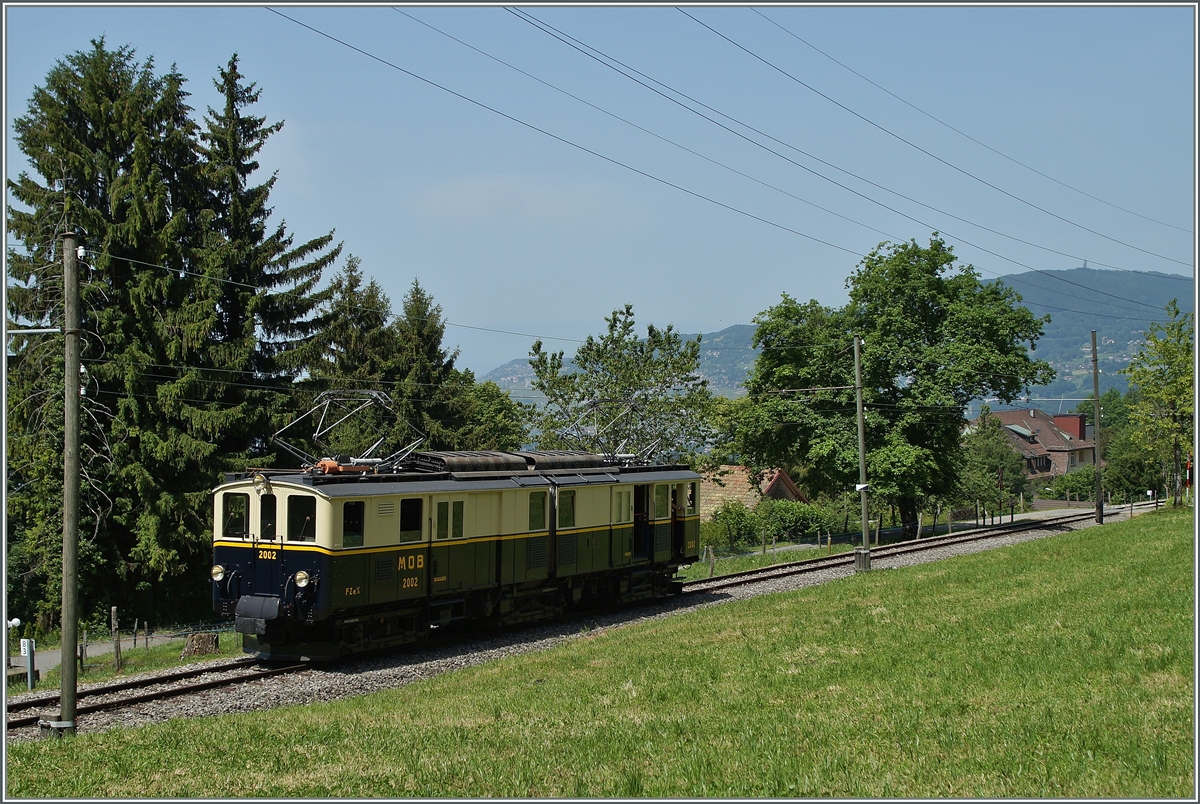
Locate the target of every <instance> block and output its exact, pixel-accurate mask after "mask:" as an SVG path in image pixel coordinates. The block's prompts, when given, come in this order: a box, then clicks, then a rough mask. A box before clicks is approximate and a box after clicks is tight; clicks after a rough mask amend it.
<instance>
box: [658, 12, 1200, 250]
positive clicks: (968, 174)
mask: <svg viewBox="0 0 1200 804" xmlns="http://www.w3.org/2000/svg"><path fill="white" fill-rule="evenodd" d="M677 10H678V11H679V12H680V13H681V14H683V15H684V16H686V17H688V18H689V19H691V20H692V21H694V22H695V23H697V24H698V25H701V26H703V27H704V28H707V29H708V30H710V31H712V32H713V33H714V34H716V35H717V36H719V37H720V38H721V39H724V40H725V41H726V42H728V43H729V44H731V45H733V46H734V47H736V48H738V49H739V50H741V51H743V52H744V53H746V54H748V55H750V56H751V57H753V58H755V59H757V60H758V61H760V62H762V63H763V64H765V65H767V66H768V67H770V68H771V69H773V70H775V71H776V72H778V73H780V74H781V75H784V76H786V77H787V78H789V79H791V80H792V81H795V82H796V83H797V84H799V85H800V86H802V87H804V88H805V89H807V90H809V91H810V92H814V93H816V94H817V95H820V96H821V97H822V98H824V99H825V100H827V101H829V102H830V103H832V104H834V105H835V106H837V107H838V108H840V109H844V110H845V111H847V112H849V113H850V114H852V115H854V116H855V117H857V118H858V119H860V120H862V121H863V122H864V123H867V124H869V125H871V126H873V127H874V128H877V129H879V130H880V131H882V132H883V133H885V134H887V135H888V136H889V137H893V138H895V139H897V140H899V141H900V142H902V143H904V144H905V145H907V146H909V147H910V148H914V149H915V150H917V151H920V152H921V153H923V154H925V155H926V156H928V157H929V158H931V159H934V160H936V161H937V162H940V163H941V164H943V165H945V166H946V167H948V168H950V169H952V170H955V171H957V172H959V173H961V174H962V175H964V176H966V177H968V178H970V179H973V180H975V181H977V182H979V183H980V184H983V185H985V186H987V187H990V188H992V189H993V190H995V191H996V192H998V193H1002V194H1003V195H1005V196H1007V197H1009V198H1011V199H1013V200H1014V201H1018V202H1020V203H1022V204H1025V205H1026V206H1029V207H1032V208H1033V209H1036V210H1037V211H1038V212H1042V213H1044V214H1046V215H1049V216H1051V217H1052V218H1056V219H1058V220H1060V221H1062V222H1063V223H1067V224H1070V225H1071V226H1074V227H1076V228H1079V229H1082V230H1083V231H1085V232H1090V233H1091V234H1094V235H1096V236H1097V237H1102V238H1104V239H1105V240H1108V241H1111V242H1113V243H1117V244H1119V245H1122V246H1125V247H1126V248H1131V249H1133V250H1134V251H1140V252H1142V253H1143V254H1148V255H1149V256H1151V257H1157V258H1159V259H1160V260H1166V261H1167V262H1173V263H1176V264H1178V265H1183V266H1186V267H1189V268H1190V267H1192V265H1191V263H1187V262H1184V261H1182V260H1177V259H1175V258H1174V257H1168V256H1166V255H1165V254H1159V253H1157V252H1154V251H1150V250H1148V249H1144V248H1141V247H1140V246H1135V245H1133V244H1132V243H1127V242H1125V241H1124V240H1120V239H1118V238H1115V237H1111V236H1109V235H1106V234H1104V233H1103V232H1098V231H1096V230H1095V229H1092V228H1090V227H1087V226H1084V225H1083V224H1081V223H1077V222H1076V221H1073V220H1070V219H1068V218H1064V217H1063V216H1062V215H1059V214H1057V213H1054V212H1051V211H1050V210H1048V209H1045V208H1044V207H1040V206H1038V205H1037V204H1034V203H1033V202H1032V201H1029V200H1027V199H1024V198H1021V197H1020V196H1017V195H1014V194H1013V193H1010V192H1008V191H1007V190H1005V189H1003V188H1001V187H997V186H996V185H995V184H992V183H991V182H989V181H987V180H986V179H982V178H980V177H978V176H976V175H975V174H973V173H971V172H969V171H967V170H964V169H963V168H960V167H959V166H957V165H955V164H953V163H951V162H947V161H946V160H945V159H942V158H941V157H940V156H938V155H937V154H934V153H931V152H930V151H927V150H926V149H924V148H922V147H921V146H919V145H917V144H916V143H914V142H911V141H909V140H906V139H905V138H904V137H901V136H900V135H899V134H897V133H895V132H894V131H891V130H890V129H888V128H886V127H885V126H881V125H880V124H878V123H876V122H875V121H874V120H871V119H870V118H868V117H866V116H864V115H862V114H859V113H858V112H856V111H855V110H853V109H851V108H850V107H848V106H846V105H844V104H842V103H840V102H839V101H837V100H835V99H833V98H831V97H829V96H828V95H826V94H825V93H823V92H821V91H820V90H818V89H816V88H814V87H812V86H810V85H809V84H807V83H805V82H804V81H802V80H800V79H799V78H797V77H796V76H794V75H792V74H791V73H789V72H788V71H787V70H784V69H783V68H782V67H779V66H777V65H775V64H773V63H771V62H770V61H768V60H767V59H764V58H763V57H762V56H759V55H758V54H757V53H755V52H754V51H752V50H750V49H749V48H747V47H745V46H743V45H741V44H739V43H738V42H735V41H734V40H733V39H730V38H729V37H728V36H726V35H725V34H723V33H721V32H720V31H718V30H716V29H715V28H713V27H712V26H710V25H708V24H706V23H704V22H701V21H700V20H698V19H696V18H695V17H693V16H692V15H691V14H689V13H688V12H686V11H684V10H683V9H682V8H677Z"/></svg>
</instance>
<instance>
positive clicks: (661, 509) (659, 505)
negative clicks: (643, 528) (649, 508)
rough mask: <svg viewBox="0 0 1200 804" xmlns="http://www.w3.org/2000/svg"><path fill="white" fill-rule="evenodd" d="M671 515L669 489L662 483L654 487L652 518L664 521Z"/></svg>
mask: <svg viewBox="0 0 1200 804" xmlns="http://www.w3.org/2000/svg"><path fill="white" fill-rule="evenodd" d="M670 515H671V487H670V486H668V485H667V484H665V483H663V484H661V485H658V486H655V487H654V518H655V519H666V518H667V517H669V516H670Z"/></svg>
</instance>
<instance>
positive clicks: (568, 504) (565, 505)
mask: <svg viewBox="0 0 1200 804" xmlns="http://www.w3.org/2000/svg"><path fill="white" fill-rule="evenodd" d="M558 526H559V527H560V528H573V527H575V490H574V489H570V490H567V491H560V492H559V493H558Z"/></svg>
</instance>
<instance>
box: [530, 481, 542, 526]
mask: <svg viewBox="0 0 1200 804" xmlns="http://www.w3.org/2000/svg"><path fill="white" fill-rule="evenodd" d="M529 529H530V530H545V529H546V492H544V491H534V492H530V494H529Z"/></svg>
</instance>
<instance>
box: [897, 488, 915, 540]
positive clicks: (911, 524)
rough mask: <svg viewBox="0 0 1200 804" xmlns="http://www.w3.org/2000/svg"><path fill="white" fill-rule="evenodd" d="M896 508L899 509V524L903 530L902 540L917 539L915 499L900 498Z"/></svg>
mask: <svg viewBox="0 0 1200 804" xmlns="http://www.w3.org/2000/svg"><path fill="white" fill-rule="evenodd" d="M897 507H898V508H899V509H900V524H901V526H902V527H903V528H904V538H905V539H915V538H917V498H916V497H901V498H900V499H899V500H898V501H897Z"/></svg>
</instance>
